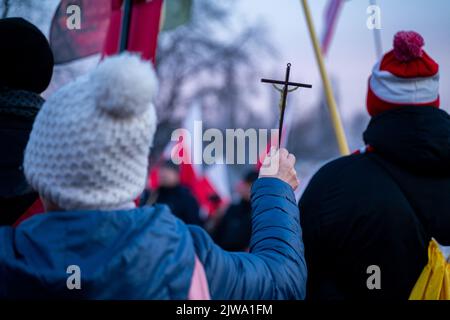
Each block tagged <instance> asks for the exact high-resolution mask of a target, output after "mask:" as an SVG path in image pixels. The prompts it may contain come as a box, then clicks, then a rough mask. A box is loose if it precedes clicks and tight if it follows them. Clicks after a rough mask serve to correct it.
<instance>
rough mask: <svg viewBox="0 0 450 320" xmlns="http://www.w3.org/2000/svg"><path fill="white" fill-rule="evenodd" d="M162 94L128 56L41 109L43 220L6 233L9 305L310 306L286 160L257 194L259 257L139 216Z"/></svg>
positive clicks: (30, 158) (2, 292)
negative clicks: (193, 301)
mask: <svg viewBox="0 0 450 320" xmlns="http://www.w3.org/2000/svg"><path fill="white" fill-rule="evenodd" d="M156 87H157V80H156V75H155V73H154V70H153V69H152V67H151V64H150V63H149V62H144V61H142V60H141V59H140V58H139V57H137V56H134V55H131V54H128V53H126V54H122V55H120V56H116V57H110V58H107V59H105V60H104V61H102V62H101V63H100V64H99V66H98V67H97V68H96V69H95V70H94V71H93V72H91V73H89V74H87V75H85V76H83V77H81V78H79V79H77V80H75V81H74V82H72V83H69V84H67V85H66V86H64V87H63V88H61V89H59V90H58V91H57V92H56V93H55V94H54V95H53V96H52V97H50V98H49V99H48V101H47V102H46V103H44V105H43V107H42V109H41V110H40V112H39V114H38V116H37V118H36V121H35V123H34V125H33V130H32V132H31V135H30V139H29V142H28V145H27V147H26V151H25V156H24V170H25V176H26V178H27V180H28V181H29V183H30V185H31V186H32V187H33V188H34V189H35V190H36V191H38V192H39V195H40V197H41V198H42V200H43V203H44V205H45V208H46V213H44V214H42V215H36V216H32V217H31V218H29V219H27V220H25V221H23V222H22V223H21V224H19V225H18V227H17V228H13V227H0V242H1V243H2V250H0V298H2V297H3V298H6V297H8V298H36V297H39V298H46V297H58V298H86V299H119V298H120V299H135V298H140V299H187V298H207V297H209V296H210V297H211V298H213V299H300V298H303V297H304V294H305V282H306V268H305V262H304V257H303V243H302V240H301V229H300V224H299V214H298V208H297V206H296V203H295V197H294V193H293V189H294V188H296V187H297V185H298V181H297V177H296V174H295V171H294V169H293V167H294V164H295V157H293V156H292V155H290V154H289V153H288V152H287V150H285V149H281V150H279V151H278V152H277V153H276V156H275V155H273V156H269V157H268V159H269V161H270V162H271V163H272V161H278V160H279V162H278V163H277V164H278V165H279V168H278V170H277V172H276V173H270V174H269V173H268V172H267V173H265V172H266V171H265V170H264V168H263V169H262V170H261V172H260V178H259V179H258V180H257V182H256V183H255V184H254V186H253V190H252V204H253V206H254V210H253V221H254V228H253V234H252V244H251V249H250V252H251V254H242V253H239V254H237V253H228V252H226V251H223V250H222V249H220V248H219V247H218V246H216V245H215V244H214V242H213V241H212V240H211V238H210V237H209V236H208V235H207V233H206V231H204V230H203V229H201V228H200V227H197V226H188V225H186V224H184V223H183V222H182V221H181V220H179V219H177V218H176V217H174V216H173V215H172V213H171V212H170V210H169V209H168V207H167V206H162V205H156V206H154V207H148V206H147V207H142V208H135V204H134V200H135V199H136V198H137V197H138V196H139V194H140V193H141V192H142V191H143V189H144V186H145V182H146V173H147V166H148V154H149V147H150V146H151V143H152V140H153V136H154V133H155V129H156V115H155V109H154V106H153V105H152V103H151V100H152V97H153V95H154V94H155V91H156ZM273 163H274V164H275V162H273ZM271 168H272V167H271ZM271 168H270V169H271Z"/></svg>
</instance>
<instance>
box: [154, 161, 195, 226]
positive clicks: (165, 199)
mask: <svg viewBox="0 0 450 320" xmlns="http://www.w3.org/2000/svg"><path fill="white" fill-rule="evenodd" d="M158 180H159V187H158V189H157V190H156V191H155V192H153V193H152V192H150V194H149V195H148V200H147V201H146V203H147V204H154V203H162V204H166V205H168V206H169V208H170V210H171V211H172V213H173V214H174V215H175V216H177V217H178V218H180V219H181V220H183V222H185V223H187V224H195V225H199V226H203V221H202V219H201V218H200V206H199V204H198V202H197V200H196V199H195V197H194V195H193V194H192V192H191V191H190V190H189V189H188V188H186V187H184V186H182V185H181V184H180V172H179V167H178V166H177V165H176V164H174V163H173V162H172V161H171V160H167V161H165V162H164V163H163V164H162V165H161V167H160V168H159V171H158Z"/></svg>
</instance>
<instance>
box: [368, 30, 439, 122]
mask: <svg viewBox="0 0 450 320" xmlns="http://www.w3.org/2000/svg"><path fill="white" fill-rule="evenodd" d="M423 45H424V40H423V38H422V36H421V35H420V34H418V33H417V32H414V31H400V32H398V33H397V34H396V35H395V36H394V49H393V50H391V51H390V52H388V53H386V54H385V55H384V56H383V58H382V59H381V61H379V62H378V63H377V64H376V65H375V66H374V67H373V70H372V75H371V76H370V78H369V89H368V92H367V111H368V112H369V114H370V115H371V116H375V115H377V114H380V113H381V112H384V111H387V110H391V109H394V108H398V107H401V106H433V107H436V108H439V65H438V64H437V63H436V62H435V61H434V60H433V59H432V58H431V57H430V56H428V54H427V53H426V52H425V51H424V50H423V49H422V47H423Z"/></svg>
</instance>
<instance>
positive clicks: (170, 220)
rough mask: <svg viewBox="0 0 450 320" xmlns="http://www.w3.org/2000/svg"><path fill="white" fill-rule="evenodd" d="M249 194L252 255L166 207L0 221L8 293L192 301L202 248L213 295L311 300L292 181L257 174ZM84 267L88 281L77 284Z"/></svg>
mask: <svg viewBox="0 0 450 320" xmlns="http://www.w3.org/2000/svg"><path fill="white" fill-rule="evenodd" d="M251 201H252V208H253V235H252V241H251V248H250V252H251V253H229V252H226V251H223V250H222V249H220V248H219V247H218V246H216V245H215V244H214V243H213V241H212V240H211V238H210V237H209V236H208V234H207V233H206V232H205V231H204V230H202V229H201V228H199V227H196V226H187V225H185V224H184V223H183V222H181V221H180V220H179V219H177V218H175V217H174V216H173V215H172V214H171V213H170V211H169V209H168V207H167V206H164V205H156V206H154V207H144V208H137V209H133V210H129V211H107V212H105V211H103V212H99V211H69V212H51V213H47V214H41V215H36V216H34V217H32V218H30V219H29V220H26V221H25V222H23V223H22V224H20V225H19V226H18V227H17V228H12V227H2V228H0V298H69V299H70V298H83V299H186V298H187V296H188V291H189V286H190V282H191V277H192V273H193V268H194V258H195V255H197V256H198V258H199V259H200V261H201V262H202V263H203V265H204V267H205V272H206V276H207V280H208V284H209V289H210V293H211V297H212V298H213V299H303V298H304V296H305V284H306V266H305V261H304V254H303V243H302V240H301V239H302V238H301V229H300V224H299V212H298V207H297V205H296V203H295V198H294V194H293V192H292V189H291V188H290V186H289V185H288V184H286V183H284V182H282V181H281V180H278V179H275V178H262V179H258V180H257V181H256V182H255V183H254V186H253V190H252V199H251ZM73 266H75V267H73ZM74 268H75V269H74ZM76 268H79V269H76ZM76 270H79V273H78V271H76ZM77 273H78V275H79V278H78V279H79V280H80V282H79V284H80V287H81V288H80V289H77V288H76V287H75V288H73V286H74V284H76V283H77V282H76V280H74V275H77ZM69 288H72V289H69Z"/></svg>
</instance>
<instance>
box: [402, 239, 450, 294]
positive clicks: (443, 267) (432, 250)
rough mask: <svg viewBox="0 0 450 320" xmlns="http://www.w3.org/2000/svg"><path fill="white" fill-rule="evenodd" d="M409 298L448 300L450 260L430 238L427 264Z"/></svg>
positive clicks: (449, 291) (449, 292)
mask: <svg viewBox="0 0 450 320" xmlns="http://www.w3.org/2000/svg"><path fill="white" fill-rule="evenodd" d="M409 300H450V261H447V260H446V257H445V256H444V254H443V252H442V251H441V249H440V247H439V244H438V243H437V242H436V240H434V239H432V240H431V241H430V245H429V246H428V264H427V265H426V266H425V268H424V269H423V271H422V273H421V274H420V277H419V280H417V282H416V285H415V286H414V288H413V290H412V291H411V295H410V296H409Z"/></svg>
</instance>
